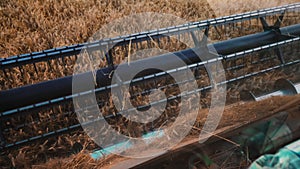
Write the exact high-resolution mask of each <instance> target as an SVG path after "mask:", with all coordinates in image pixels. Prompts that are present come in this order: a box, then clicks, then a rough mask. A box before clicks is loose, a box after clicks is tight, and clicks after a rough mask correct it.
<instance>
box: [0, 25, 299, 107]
mask: <svg viewBox="0 0 300 169" xmlns="http://www.w3.org/2000/svg"><path fill="white" fill-rule="evenodd" d="M279 32H281V34H280V33H279ZM279 32H278V31H275V30H270V31H266V32H261V33H257V34H252V35H247V36H243V37H238V38H233V39H230V40H226V41H222V42H218V43H214V44H209V45H208V48H209V49H210V48H214V49H215V50H216V52H217V53H218V54H219V55H228V54H232V53H237V52H240V51H245V50H249V49H253V48H256V47H260V46H264V45H268V44H271V43H276V42H280V41H283V40H288V39H292V38H294V37H298V36H300V24H296V25H292V26H287V27H283V28H280V30H279ZM194 51H198V52H200V56H201V53H202V54H205V53H206V52H205V50H203V51H199V49H196V48H194V49H186V50H182V51H178V52H174V53H171V54H164V55H160V56H155V57H151V58H147V59H142V60H137V61H133V62H131V63H130V67H131V68H133V69H137V70H138V67H141V66H142V67H143V66H144V65H148V67H151V65H153V67H157V65H163V67H164V68H165V69H166V70H171V69H175V68H177V67H178V62H177V61H176V59H174V55H176V56H178V57H179V58H180V59H182V60H183V61H184V62H185V63H186V64H187V65H188V64H193V63H197V62H199V61H200V59H199V56H198V55H199V53H198V52H197V54H198V55H197V54H196V53H195V52H194ZM154 65H155V66H154ZM122 66H126V64H125V65H122ZM115 67H116V66H115ZM111 71H112V67H107V68H102V69H99V70H97V72H96V82H97V86H98V87H103V86H108V85H110V83H111V78H110V77H109V74H110V73H111ZM133 72H134V70H133ZM155 73H158V70H155V69H148V70H145V71H143V72H142V73H139V76H140V77H143V76H147V75H151V74H155ZM76 76H77V77H76V78H79V79H80V80H78V81H80V82H82V85H83V86H84V83H85V82H86V80H87V79H92V76H93V75H92V73H91V72H87V73H83V74H79V75H76ZM120 77H122V75H120ZM72 78H73V77H72V76H66V77H62V78H58V79H55V80H51V81H45V82H41V83H37V84H33V85H27V86H22V87H19V88H14V89H10V90H6V91H1V92H0V112H5V111H9V110H13V109H16V108H20V107H24V106H28V105H32V104H35V103H40V102H43V101H47V100H51V99H55V98H59V97H63V96H67V95H71V94H72ZM122 80H124V81H125V80H130V79H122ZM78 85H80V84H78Z"/></svg>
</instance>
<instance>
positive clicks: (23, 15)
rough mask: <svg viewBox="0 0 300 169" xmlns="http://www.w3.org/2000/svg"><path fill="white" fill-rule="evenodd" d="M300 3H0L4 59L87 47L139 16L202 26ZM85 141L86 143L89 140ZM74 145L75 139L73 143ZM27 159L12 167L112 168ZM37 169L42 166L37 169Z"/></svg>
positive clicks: (14, 157) (72, 160)
mask: <svg viewBox="0 0 300 169" xmlns="http://www.w3.org/2000/svg"><path fill="white" fill-rule="evenodd" d="M297 1H298V0H285V1H277V0H257V1H249V0H224V1H223V0H189V1H186V0H154V1H151V0H125V1H122V0H108V1H106V0H104V1H100V0H45V1H44V0H37V1H36V0H0V18H1V23H0V25H1V34H0V57H1V58H5V57H9V56H12V55H19V54H24V53H29V52H35V51H41V50H45V49H50V48H54V47H60V46H68V45H72V44H78V43H83V42H86V41H87V40H88V39H89V37H91V36H92V35H93V34H94V33H95V32H97V31H98V30H99V29H100V28H101V27H102V26H103V25H105V24H107V23H110V22H112V21H114V20H115V19H118V18H121V17H124V16H127V15H130V14H134V13H142V12H158V13H167V14H172V15H175V16H178V17H180V18H183V19H185V20H188V21H199V20H205V19H209V18H215V17H220V16H225V15H230V14H236V13H241V12H246V11H251V10H257V9H263V8H268V7H275V6H279V5H285V4H290V3H294V2H297ZM80 137H81V138H83V139H87V138H86V136H80ZM74 140H75V139H74ZM68 141H69V140H68ZM72 141H73V140H72V139H70V142H72ZM89 141H90V140H89ZM71 144H72V143H70V145H71ZM37 147H38V146H37ZM38 148H40V147H38ZM38 148H37V149H38ZM28 149H29V148H28ZM28 154H29V153H26V149H25V150H24V151H23V150H20V151H19V152H12V153H11V154H9V159H10V160H11V161H12V166H13V167H16V168H31V167H33V168H98V167H100V166H102V165H103V164H105V163H107V162H102V161H98V162H96V161H93V160H92V159H91V158H90V156H88V154H87V152H82V153H80V154H78V155H73V156H71V157H69V158H67V159H64V158H62V159H55V160H50V162H48V163H46V164H41V163H40V162H39V161H34V159H37V157H36V156H37V155H32V154H31V155H32V157H31V156H30V155H28ZM41 154H45V152H41ZM39 155H40V154H39ZM1 161H3V159H2V160H0V164H1ZM33 164H38V165H34V166H32V165H33ZM0 168H1V167H0Z"/></svg>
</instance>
